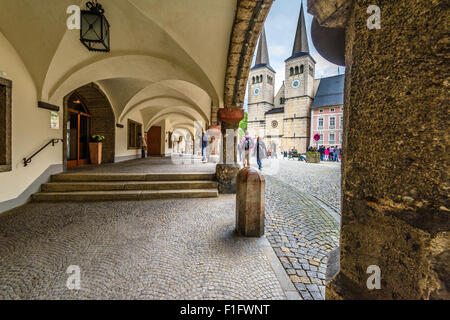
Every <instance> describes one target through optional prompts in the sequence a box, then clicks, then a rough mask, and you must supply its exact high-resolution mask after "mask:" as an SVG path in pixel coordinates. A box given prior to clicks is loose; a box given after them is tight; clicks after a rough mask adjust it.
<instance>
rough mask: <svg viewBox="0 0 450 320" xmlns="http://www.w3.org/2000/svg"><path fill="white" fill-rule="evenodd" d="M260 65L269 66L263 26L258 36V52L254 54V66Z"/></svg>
mask: <svg viewBox="0 0 450 320" xmlns="http://www.w3.org/2000/svg"><path fill="white" fill-rule="evenodd" d="M260 65H261V66H263V65H267V66H270V62H269V51H268V49H267V39H266V28H265V27H263V30H262V32H261V36H260V38H259V46H258V53H257V55H256V62H255V66H260Z"/></svg>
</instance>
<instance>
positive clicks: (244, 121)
mask: <svg viewBox="0 0 450 320" xmlns="http://www.w3.org/2000/svg"><path fill="white" fill-rule="evenodd" d="M247 121H248V113H247V112H246V113H244V119H242V121H241V122H240V123H239V138H240V139H242V137H243V136H244V135H245V132H246V131H247V125H248V123H247Z"/></svg>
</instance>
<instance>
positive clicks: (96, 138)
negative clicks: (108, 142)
mask: <svg viewBox="0 0 450 320" xmlns="http://www.w3.org/2000/svg"><path fill="white" fill-rule="evenodd" d="M91 140H92V142H102V141H103V140H105V136H102V135H99V134H94V135H93V136H92V137H91Z"/></svg>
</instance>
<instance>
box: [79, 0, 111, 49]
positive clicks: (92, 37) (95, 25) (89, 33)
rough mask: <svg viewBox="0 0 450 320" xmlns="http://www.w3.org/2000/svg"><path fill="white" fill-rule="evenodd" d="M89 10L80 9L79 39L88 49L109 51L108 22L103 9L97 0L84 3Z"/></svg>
mask: <svg viewBox="0 0 450 320" xmlns="http://www.w3.org/2000/svg"><path fill="white" fill-rule="evenodd" d="M86 7H87V8H88V9H89V10H81V30H80V40H81V43H83V44H84V46H85V47H86V48H88V49H89V51H97V52H109V51H110V50H111V49H110V38H109V22H108V20H107V19H106V17H105V16H104V15H103V14H104V13H105V10H104V9H103V7H102V5H101V4H99V3H97V0H94V1H89V2H88V3H86Z"/></svg>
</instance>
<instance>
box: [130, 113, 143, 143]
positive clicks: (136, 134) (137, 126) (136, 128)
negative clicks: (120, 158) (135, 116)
mask: <svg viewBox="0 0 450 320" xmlns="http://www.w3.org/2000/svg"><path fill="white" fill-rule="evenodd" d="M132 127H133V128H134V143H135V145H132V144H131V142H132V141H131V140H132V137H131V128H132ZM139 131H140V133H141V134H142V123H139V122H137V121H134V120H131V119H128V126H127V147H128V150H138V149H139V148H140V146H139V144H140V141H139V140H138V137H139Z"/></svg>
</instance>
